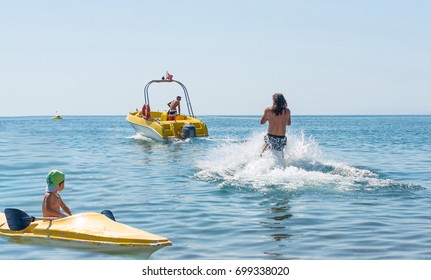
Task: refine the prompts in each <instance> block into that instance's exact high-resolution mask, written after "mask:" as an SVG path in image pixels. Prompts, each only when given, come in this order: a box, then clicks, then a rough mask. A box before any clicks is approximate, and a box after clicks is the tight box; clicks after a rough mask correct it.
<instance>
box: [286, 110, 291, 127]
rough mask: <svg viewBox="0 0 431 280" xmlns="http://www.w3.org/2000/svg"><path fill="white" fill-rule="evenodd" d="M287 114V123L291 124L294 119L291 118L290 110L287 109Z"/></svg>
mask: <svg viewBox="0 0 431 280" xmlns="http://www.w3.org/2000/svg"><path fill="white" fill-rule="evenodd" d="M286 110H287V111H286V115H287V125H290V124H291V123H292V119H291V118H290V110H289V109H286Z"/></svg>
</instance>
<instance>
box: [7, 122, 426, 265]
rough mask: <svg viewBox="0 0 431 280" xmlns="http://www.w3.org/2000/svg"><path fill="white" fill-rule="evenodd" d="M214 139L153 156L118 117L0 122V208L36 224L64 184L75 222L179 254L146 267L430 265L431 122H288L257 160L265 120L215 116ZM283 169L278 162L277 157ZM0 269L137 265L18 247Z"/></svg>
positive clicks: (164, 254)
mask: <svg viewBox="0 0 431 280" xmlns="http://www.w3.org/2000/svg"><path fill="white" fill-rule="evenodd" d="M202 119H203V120H204V121H205V122H206V123H207V125H208V128H209V133H210V136H209V137H208V138H205V139H193V140H191V141H190V140H188V141H182V142H175V143H168V144H164V143H158V142H155V141H152V140H149V139H145V138H143V137H140V136H137V135H135V132H134V130H133V129H132V127H131V126H130V125H129V124H128V123H127V122H126V120H125V117H124V116H106V117H82V116H66V117H65V119H64V120H61V121H53V120H51V119H50V117H14V118H12V117H1V118H0V209H4V208H6V207H15V208H20V209H22V210H24V211H26V212H27V213H30V214H32V215H35V216H40V215H41V201H42V196H43V194H44V190H45V176H46V174H47V173H48V172H49V171H50V170H51V169H61V170H63V171H64V172H65V173H66V187H65V190H64V191H63V192H62V197H63V199H64V200H65V202H66V203H67V204H68V206H69V207H70V208H71V210H72V211H73V212H74V213H79V212H87V211H91V212H98V211H100V210H102V209H111V210H112V211H113V212H114V214H115V216H116V218H117V220H118V221H120V222H123V223H125V224H128V225H131V226H134V227H137V228H140V229H143V230H146V231H149V232H152V233H155V234H158V235H162V236H165V237H167V238H169V239H170V240H171V241H172V242H173V246H172V247H166V248H163V249H161V250H160V251H158V252H156V253H154V254H153V255H152V257H151V259H169V260H178V259H431V234H430V233H431V191H430V188H431V156H430V155H431V141H430V139H431V129H430V128H431V116H293V121H292V126H291V127H290V128H289V131H288V146H287V148H286V149H285V151H284V155H280V154H274V153H272V152H265V153H264V154H263V155H262V157H260V156H259V154H260V149H261V145H262V139H263V136H264V134H265V129H266V126H261V125H259V116H244V117H238V116H207V117H202ZM283 156H284V157H283ZM0 247H1V249H2V250H1V251H2V253H1V254H0V259H139V258H140V257H139V255H124V254H120V253H119V254H115V255H112V254H100V253H94V252H92V251H83V250H74V249H70V248H69V249H66V248H57V247H43V246H38V245H35V244H31V243H30V244H27V243H26V244H20V243H16V242H12V241H9V240H8V239H6V238H3V237H0Z"/></svg>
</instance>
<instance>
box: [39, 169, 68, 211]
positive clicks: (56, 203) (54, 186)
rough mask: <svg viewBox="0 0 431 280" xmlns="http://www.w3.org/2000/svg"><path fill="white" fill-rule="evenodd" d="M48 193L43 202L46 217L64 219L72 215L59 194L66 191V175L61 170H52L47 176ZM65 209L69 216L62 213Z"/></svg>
mask: <svg viewBox="0 0 431 280" xmlns="http://www.w3.org/2000/svg"><path fill="white" fill-rule="evenodd" d="M46 184H47V186H46V192H45V196H44V197H43V202H42V213H43V216H44V217H55V218H64V217H67V216H68V215H72V212H71V211H70V209H69V207H67V205H66V204H65V203H64V202H63V200H62V199H61V197H60V195H59V192H61V191H62V190H63V189H64V173H63V172H61V171H59V170H51V171H50V172H49V173H48V175H47V176H46ZM60 208H61V209H63V211H64V212H66V213H67V214H68V215H65V214H63V213H62V212H61V211H60Z"/></svg>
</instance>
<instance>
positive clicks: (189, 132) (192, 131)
mask: <svg viewBox="0 0 431 280" xmlns="http://www.w3.org/2000/svg"><path fill="white" fill-rule="evenodd" d="M182 136H183V138H192V137H196V128H195V126H194V125H192V124H190V123H189V124H185V125H184V126H183V133H182Z"/></svg>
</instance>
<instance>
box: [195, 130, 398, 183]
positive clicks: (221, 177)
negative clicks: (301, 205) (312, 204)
mask: <svg viewBox="0 0 431 280" xmlns="http://www.w3.org/2000/svg"><path fill="white" fill-rule="evenodd" d="M263 137H264V133H260V134H254V135H252V136H251V137H250V138H249V139H246V140H245V141H241V142H235V141H231V140H229V141H226V142H221V143H220V146H218V147H216V148H214V149H213V150H210V151H209V152H208V154H207V157H206V158H205V159H203V160H201V161H199V162H198V163H197V167H198V168H199V169H200V171H199V172H198V173H196V174H195V176H196V177H197V178H199V179H201V180H204V181H209V182H217V183H219V185H220V187H225V186H234V187H249V188H250V187H251V188H257V189H262V188H266V187H272V186H278V187H282V188H287V189H298V188H306V187H312V188H316V187H320V188H321V187H324V188H332V189H338V190H351V189H358V188H361V187H363V186H372V187H374V188H375V187H385V186H390V185H392V184H393V183H394V182H393V181H392V180H382V179H379V178H378V175H377V174H375V173H373V172H372V171H370V170H366V169H359V168H356V167H353V166H351V165H349V164H346V163H340V162H331V161H329V160H325V157H324V153H323V152H322V150H321V148H320V147H319V145H318V143H317V141H315V140H314V139H313V138H312V137H305V136H304V133H303V132H298V133H295V132H291V133H290V134H289V135H288V137H287V145H286V147H285V149H284V150H283V152H277V151H271V150H267V151H265V152H264V153H263V154H262V155H260V154H261V151H262V144H263Z"/></svg>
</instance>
